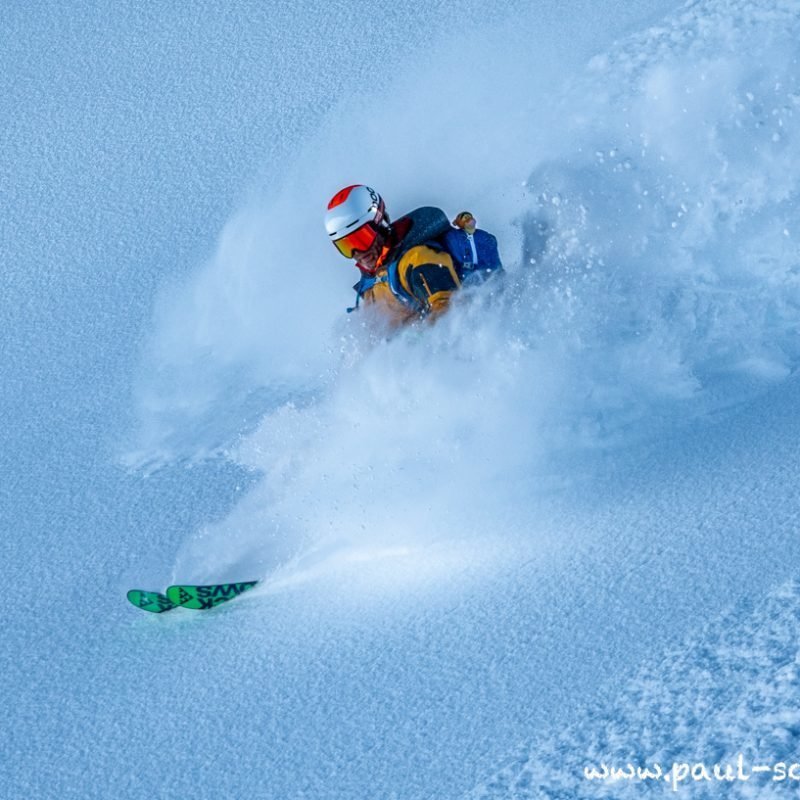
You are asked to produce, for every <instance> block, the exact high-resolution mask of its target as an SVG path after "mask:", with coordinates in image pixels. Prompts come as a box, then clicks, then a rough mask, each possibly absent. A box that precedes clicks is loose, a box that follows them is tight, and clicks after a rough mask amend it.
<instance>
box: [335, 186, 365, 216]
mask: <svg viewBox="0 0 800 800" xmlns="http://www.w3.org/2000/svg"><path fill="white" fill-rule="evenodd" d="M359 186H361V184H360V183H354V184H353V185H352V186H347V187H345V188H344V189H342V190H341V191H339V192H336V194H335V195H334V196H333V197H332V198H331V201H330V203H328V211H330V210H331V209H332V208H336V206H340V205H341V204H342V203H344V201H345V200H347V198H348V197H350V192H352V191H353V189H357V188H358V187H359Z"/></svg>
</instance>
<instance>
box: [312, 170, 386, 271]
mask: <svg viewBox="0 0 800 800" xmlns="http://www.w3.org/2000/svg"><path fill="white" fill-rule="evenodd" d="M325 229H326V230H327V231H328V236H329V237H330V240H331V241H332V242H333V243H334V245H336V249H337V250H338V251H339V252H340V253H341V254H342V255H343V256H345V257H346V258H353V254H354V252H356V251H362V252H363V251H366V250H369V248H370V247H371V246H372V244H373V242H374V241H375V238H376V237H377V236H378V235H379V234H381V235H383V236H385V235H386V234H387V233H388V232H389V217H388V215H387V214H386V206H385V205H384V202H383V198H382V197H381V196H380V195H379V194H378V193H377V192H376V191H375V190H374V189H370V187H369V186H364V185H362V184H360V183H357V184H354V185H353V186H348V187H346V188H345V189H342V190H341V191H339V192H337V193H336V194H335V195H334V196H333V197H332V198H331V201H330V203H328V211H327V213H326V214H325Z"/></svg>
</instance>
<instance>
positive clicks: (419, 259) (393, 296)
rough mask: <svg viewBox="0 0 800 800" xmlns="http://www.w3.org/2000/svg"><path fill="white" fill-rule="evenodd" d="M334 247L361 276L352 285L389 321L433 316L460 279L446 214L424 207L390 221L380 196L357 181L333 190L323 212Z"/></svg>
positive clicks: (445, 301) (398, 322) (445, 302)
mask: <svg viewBox="0 0 800 800" xmlns="http://www.w3.org/2000/svg"><path fill="white" fill-rule="evenodd" d="M325 228H326V230H327V232H328V236H329V237H330V240H331V241H332V242H333V244H334V245H335V246H336V249H337V250H338V251H339V252H340V253H341V254H342V255H343V256H345V258H351V259H354V260H355V262H356V266H357V267H358V269H359V271H360V272H361V278H360V280H359V281H358V283H357V284H356V285H355V286H354V287H353V288H354V289H355V292H356V305H355V307H354V308H353V309H349V310H350V311H352V310H355V308H358V307H359V304H360V302H361V301H362V300H363V301H364V303H365V305H373V306H374V307H375V308H376V309H378V310H379V311H381V312H383V314H384V316H385V318H386V319H387V321H388V322H389V323H390V324H391V325H393V326H394V325H401V324H403V323H405V322H408V321H410V320H413V319H419V318H422V317H428V316H435V315H437V314H439V313H440V312H441V311H443V310H444V309H446V308H447V306H448V303H449V302H450V297H451V296H452V294H453V292H454V291H455V290H456V289H458V288H459V286H460V285H461V281H460V279H459V277H458V272H457V271H456V267H455V265H454V263H453V258H452V256H451V255H450V253H449V252H448V251H447V249H446V248H445V247H443V245H442V242H441V238H442V237H443V236H444V235H445V234H446V233H447V232H448V231H449V230H450V223H449V222H448V220H447V215H446V214H445V213H444V212H443V211H442V210H441V209H438V208H433V207H429V206H423V207H422V208H417V209H416V210H414V211H411V212H410V213H409V214H406V215H405V216H404V217H400V219H398V220H397V221H396V222H394V223H392V222H391V220H390V219H389V215H388V214H387V213H386V206H385V204H384V202H383V198H382V197H381V196H380V195H379V194H378V193H377V192H376V191H375V190H374V189H371V188H370V187H369V186H364V185H362V184H355V185H353V186H347V187H346V188H344V189H342V190H341V191H339V192H337V193H336V194H335V195H334V196H333V198H332V199H331V201H330V203H328V210H327V213H326V215H325Z"/></svg>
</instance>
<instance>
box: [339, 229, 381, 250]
mask: <svg viewBox="0 0 800 800" xmlns="http://www.w3.org/2000/svg"><path fill="white" fill-rule="evenodd" d="M377 235H378V232H377V230H375V228H374V227H373V226H372V225H371V224H370V223H367V224H366V225H362V226H361V227H360V228H358V229H357V230H355V231H353V232H352V233H348V234H347V236H343V237H342V238H341V239H337V240H336V241H335V242H334V244H335V245H336V249H337V250H338V251H339V252H340V253H341V254H342V255H343V256H344V257H345V258H352V257H353V253H355V252H356V251H360V252H363V251H365V250H369V248H370V247H372V245H373V243H374V241H375V238H376V237H377Z"/></svg>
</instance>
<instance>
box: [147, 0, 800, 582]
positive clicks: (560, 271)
mask: <svg viewBox="0 0 800 800" xmlns="http://www.w3.org/2000/svg"><path fill="white" fill-rule="evenodd" d="M797 12H798V6H797V4H796V3H790V2H769V3H767V2H764V3H745V2H718V3H715V2H707V3H694V4H690V5H688V6H686V7H685V8H684V10H683V11H682V12H681V13H680V14H679V15H678V16H675V17H673V18H671V19H669V20H667V21H665V22H664V23H663V24H661V25H660V26H659V27H656V28H651V29H648V30H646V31H644V32H642V33H640V34H638V35H636V36H633V37H630V38H628V39H626V40H625V41H623V42H621V43H620V44H619V45H617V46H616V47H614V48H612V49H611V50H609V52H607V53H606V54H603V55H595V56H594V57H592V58H591V60H589V61H588V66H587V67H586V68H584V69H582V70H580V71H576V70H574V69H573V64H572V63H571V62H570V60H569V59H568V58H566V57H565V56H564V54H563V52H561V51H560V50H559V48H558V46H557V44H553V45H552V46H551V47H550V48H540V47H537V48H531V47H530V44H529V40H528V37H527V34H529V32H530V31H529V27H528V26H530V24H531V23H530V21H529V22H528V23H526V24H525V25H519V26H517V27H516V29H515V30H514V31H511V30H505V31H501V32H498V33H497V35H496V36H494V37H487V38H485V39H484V40H482V41H481V42H477V41H469V42H461V43H460V44H459V47H455V48H453V50H451V51H448V52H446V53H438V54H437V55H436V56H435V57H434V58H432V63H426V64H425V65H424V67H423V66H418V67H416V68H412V69H409V71H408V72H407V73H406V74H404V75H403V80H402V81H397V82H391V81H387V82H386V84H383V85H382V86H381V93H380V94H376V95H375V96H374V102H373V107H374V113H373V114H371V115H369V116H368V118H364V117H363V116H362V115H358V114H356V115H352V114H350V115H348V114H345V113H344V112H345V111H346V107H347V103H346V102H343V105H342V108H340V109H339V112H341V113H337V114H334V115H333V116H332V118H331V121H330V123H329V126H328V127H327V128H326V129H325V130H323V131H321V132H320V134H319V136H318V138H317V139H316V140H315V141H314V142H313V143H311V144H310V145H309V147H308V148H307V150H306V152H304V153H303V154H302V155H301V157H299V160H298V164H297V165H293V166H292V167H291V169H290V174H289V176H288V178H287V180H286V183H285V185H284V188H283V190H282V191H281V192H280V193H273V194H270V193H267V194H268V195H269V199H268V200H267V201H265V203H264V204H263V205H262V207H260V208H259V209H257V210H251V211H250V212H248V213H247V214H244V215H243V216H242V217H241V218H240V219H239V220H237V221H236V222H234V223H231V226H230V228H229V230H228V231H227V232H226V236H225V237H223V243H222V245H221V246H220V252H219V254H218V255H217V257H216V258H215V260H214V261H213V262H212V263H211V264H210V265H209V267H208V269H207V270H206V272H205V273H204V274H203V275H201V276H200V278H198V280H197V282H196V283H195V284H194V286H193V288H192V289H191V290H190V291H189V292H188V293H187V294H188V299H187V297H186V295H184V297H183V298H182V299H183V300H184V301H186V302H185V305H184V307H185V309H186V310H185V312H183V314H182V315H181V314H178V315H176V314H175V313H174V312H172V311H170V312H169V313H167V314H166V315H165V316H164V319H163V321H162V326H161V335H160V336H159V337H158V338H157V343H158V347H161V348H164V347H165V343H170V342H172V343H175V342H177V341H179V340H180V335H181V334H184V333H185V332H186V331H187V330H192V331H193V337H194V338H193V342H192V345H191V347H192V348H193V352H192V359H190V361H191V364H192V369H196V370H199V371H200V372H201V374H202V380H201V381H200V386H201V387H202V386H204V385H207V386H212V387H213V391H210V392H209V394H208V397H207V411H208V415H209V416H210V417H212V418H213V417H214V416H215V415H216V416H218V417H222V418H226V417H228V415H230V413H231V412H230V410H227V411H226V410H225V409H226V407H227V408H228V409H229V408H230V407H229V406H226V405H225V402H226V401H227V400H229V399H230V397H231V396H234V395H236V394H237V393H238V394H241V395H247V396H248V397H252V396H254V395H253V391H254V389H257V391H256V392H255V396H257V397H259V398H260V399H259V401H258V402H259V403H260V406H259V408H260V413H261V419H260V422H259V423H258V426H257V429H255V430H253V431H251V433H250V434H249V435H248V436H247V437H246V438H245V439H244V440H243V441H242V442H241V443H239V444H238V445H236V446H229V447H228V450H229V452H231V454H232V455H233V456H234V457H235V458H236V459H237V460H238V461H239V462H240V463H242V464H245V465H247V466H248V467H251V468H253V469H255V470H258V471H260V472H262V473H263V474H264V477H263V480H262V482H261V483H260V485H259V486H257V487H256V488H255V489H254V490H253V491H252V492H251V493H250V494H249V496H248V497H247V498H246V499H245V501H243V503H242V504H240V506H239V507H238V508H237V509H236V510H235V511H234V512H233V514H232V515H231V517H230V518H229V519H228V520H226V521H225V522H223V523H221V524H220V525H217V526H215V527H214V528H213V529H209V530H206V531H203V532H202V533H201V534H200V535H199V536H198V537H196V538H195V539H194V540H192V541H189V542H187V543H186V547H185V550H184V553H183V554H182V556H181V559H180V562H179V568H180V570H181V571H182V574H185V573H186V571H189V570H190V569H191V570H193V571H195V572H196V573H197V575H198V577H202V576H207V575H208V574H209V573H210V572H211V571H212V569H214V570H217V571H219V569H220V568H221V565H228V566H230V568H231V571H232V572H233V571H235V570H234V567H236V568H240V567H241V566H242V565H243V564H244V563H250V564H254V563H255V564H257V565H258V568H259V569H260V570H261V574H265V573H267V572H269V571H271V570H272V568H273V567H274V566H275V565H276V564H278V563H285V562H286V561H287V560H289V559H290V558H291V556H293V555H297V553H299V552H303V553H306V554H307V553H308V552H309V549H311V550H317V551H319V552H321V553H327V554H329V553H330V552H331V551H336V552H339V553H341V552H353V551H355V550H359V549H364V548H366V549H376V551H377V550H380V549H381V548H382V547H387V548H388V547H390V546H391V547H392V548H400V551H402V552H404V553H411V552H418V553H421V554H424V553H425V552H426V551H425V548H426V547H430V546H431V545H432V538H433V540H435V541H437V542H439V541H445V540H451V541H459V542H462V543H465V542H472V543H474V542H476V541H478V540H479V538H480V536H481V535H482V534H483V533H484V532H485V531H486V530H487V528H491V529H492V530H495V531H496V530H498V527H499V526H502V527H503V529H504V530H507V531H514V530H518V531H523V530H530V529H531V526H532V525H533V522H534V520H535V518H536V513H537V511H536V501H535V500H534V499H533V498H535V497H537V496H539V495H541V494H542V493H543V491H545V490H547V491H550V490H552V489H553V488H559V487H563V486H565V485H568V481H569V480H572V478H571V476H573V475H574V473H575V471H576V468H577V466H578V465H581V466H583V465H584V464H585V463H587V462H586V460H585V454H586V452H587V450H586V448H590V449H592V450H597V449H598V448H605V449H606V450H608V448H609V447H612V448H613V446H614V445H615V444H616V443H618V442H625V441H630V437H632V436H639V437H640V436H645V435H651V436H652V435H654V434H655V433H656V432H657V431H658V430H663V428H664V427H665V426H667V427H669V426H674V425H675V424H676V423H677V422H679V421H680V420H682V419H686V418H689V417H696V416H697V415H699V414H705V413H709V412H710V411H712V410H718V409H719V408H720V407H724V406H725V405H729V404H732V403H735V402H739V401H742V400H744V399H746V398H748V397H749V396H752V395H753V394H754V393H757V392H759V391H763V389H764V387H766V386H768V385H770V383H773V382H775V381H777V380H781V379H782V378H784V377H785V376H786V375H788V374H789V373H790V372H791V371H792V370H793V369H794V368H795V366H796V364H797V361H798V355H800V350H799V349H798V340H797V333H796V329H797V323H798V320H800V315H799V314H798V303H800V258H799V257H798V249H797V241H798V237H799V236H800V230H798V228H797V221H796V220H797V217H796V198H797V192H798V182H799V181H800V168H799V167H798V164H797V159H796V157H795V156H794V155H793V154H794V153H796V152H797V148H798V118H799V117H798V114H800V85H798V77H797V76H798V72H797V53H798V50H797V44H796V43H797V41H798V40H800V39H798V34H800V30H798V28H800V15H799V14H798V13H797ZM465 46H467V47H468V49H469V51H470V53H471V56H472V57H471V58H470V59H468V60H467V63H465V59H464V58H463V52H464V47H465ZM532 50H535V52H532ZM580 52H581V48H580V47H576V48H575V53H576V54H577V53H580ZM756 52H758V53H760V54H762V55H761V56H760V58H759V60H758V62H754V60H753V57H752V54H753V53H756ZM423 70H424V73H425V74H426V75H428V76H431V75H433V76H436V81H431V79H430V77H429V79H428V81H427V83H424V82H423V83H420V80H419V79H420V77H421V74H422V72H423ZM570 75H572V77H571V78H570V77H569V76H570ZM565 79H566V80H565ZM458 81H463V82H464V84H465V85H467V86H469V87H470V91H471V95H470V108H472V109H475V108H478V109H482V110H483V113H480V114H472V113H468V114H466V115H465V113H464V109H463V108H462V106H461V104H460V102H459V101H458V100H457V98H458V95H455V96H454V98H453V100H452V101H450V100H447V99H446V98H448V97H449V95H448V88H449V87H452V86H453V85H455V84H457V83H458ZM420 85H422V86H423V88H421V89H420V88H419V87H420ZM412 87H413V88H412ZM409 117H410V118H409ZM387 131H392V133H391V134H387V133H386V132H387ZM421 175H422V176H424V181H421V179H420V176H421ZM351 179H354V180H366V181H368V182H370V183H372V184H374V185H375V186H377V187H378V188H379V189H380V190H381V191H382V192H383V193H384V194H385V196H386V197H387V198H388V201H389V205H390V210H391V211H392V212H393V213H395V214H396V213H397V212H398V211H402V210H404V209H405V208H406V207H411V206H414V205H419V204H426V203H434V204H440V205H442V206H444V207H445V208H446V210H447V211H448V212H450V213H452V212H455V211H457V210H460V207H461V206H464V207H469V208H470V209H471V210H472V211H474V212H475V214H476V216H477V217H478V219H479V222H480V223H482V224H483V226H485V227H487V228H489V229H491V230H493V231H494V232H495V233H496V234H498V236H499V238H500V241H501V243H502V255H503V256H504V258H505V261H506V263H507V266H508V272H509V275H508V279H507V281H506V282H505V285H504V286H501V285H500V284H496V285H493V286H491V287H486V289H485V290H484V291H482V292H475V293H472V294H471V295H469V294H467V295H465V296H464V297H462V298H460V300H459V302H458V303H457V304H456V307H455V308H454V309H453V310H452V312H451V313H449V314H448V316H447V317H446V318H445V319H443V320H441V321H440V322H439V323H437V324H436V325H434V326H431V327H426V326H420V327H416V328H412V329H410V330H407V331H405V332H403V333H401V334H400V335H398V336H396V337H395V338H392V339H390V340H388V341H384V340H382V339H380V337H375V338H371V337H370V333H369V330H368V326H367V325H366V324H365V323H364V319H363V318H362V317H360V316H351V317H350V318H347V319H344V318H342V319H341V320H338V321H337V320H336V316H337V314H339V313H340V308H341V307H342V306H344V305H345V304H346V303H347V300H348V298H349V296H348V294H347V284H348V282H349V280H348V279H349V278H352V277H353V276H352V274H351V273H352V270H350V273H348V271H347V270H348V267H347V266H346V265H345V264H344V263H343V261H342V260H341V259H339V257H338V256H337V255H336V254H335V253H333V252H332V251H331V249H330V246H329V244H328V243H327V242H326V241H325V237H324V235H323V234H322V232H321V229H320V230H319V232H318V233H317V234H312V233H310V232H309V228H310V227H311V228H313V229H314V230H316V228H314V225H315V223H314V221H315V220H319V218H320V216H321V211H320V209H321V208H322V207H323V206H324V200H325V199H326V198H327V197H328V196H329V195H330V194H332V193H333V191H334V190H335V189H336V188H338V187H339V185H340V184H342V183H346V182H348V181H349V180H351ZM287 187H288V188H287ZM300 187H302V191H301V189H300ZM287 258H290V259H291V261H292V264H291V265H289V264H287V263H286V262H287ZM337 259H338V260H339V261H340V262H342V263H339V264H337ZM336 266H339V267H341V271H340V272H337V271H336ZM220 350H221V351H224V353H225V357H224V358H219V357H217V358H215V359H213V360H208V354H213V353H215V352H216V353H217V355H219V351H220ZM185 355H186V351H185V345H184V344H181V346H180V348H179V352H178V353H177V355H176V354H175V353H172V354H171V353H169V352H167V351H164V350H163V349H162V350H161V351H160V352H159V354H158V356H159V357H158V363H162V364H164V363H171V364H173V365H174V364H175V363H178V365H179V367H180V369H179V372H178V374H185V366H186V363H188V362H187V361H186V360H185ZM182 358H183V359H184V362H183V363H181V359H182ZM242 365H245V366H244V367H243V366H242ZM237 370H238V372H237ZM243 370H244V371H246V372H247V377H246V379H243V378H242V377H241V373H242V371H243ZM221 386H222V387H229V390H227V389H226V391H220V387H221ZM176 395H177V396H179V397H180V392H177V393H176ZM163 398H164V395H163V394H160V393H159V392H156V393H154V395H153V399H152V401H151V405H153V406H157V405H158V403H159V402H163ZM191 402H192V403H193V404H197V403H198V402H199V403H201V404H202V402H204V396H203V395H202V393H201V394H200V397H199V400H198V398H197V397H192V400H191ZM166 411H167V412H169V413H171V414H175V412H180V411H181V408H180V406H179V405H178V406H176V404H175V396H172V397H171V398H170V399H169V400H168V401H167V402H166ZM163 412H164V409H163V408H162V409H160V410H159V413H158V414H157V415H151V416H150V417H149V420H150V424H151V425H152V426H153V431H154V435H153V436H152V437H151V441H150V442H148V443H147V444H146V446H145V448H144V449H145V451H146V452H147V451H148V450H149V452H150V454H151V455H152V454H153V449H154V447H153V441H156V442H161V443H163V442H164V441H167V442H168V443H169V442H170V437H171V435H172V434H171V432H170V431H169V430H167V431H166V433H165V428H164V424H163V421H164V418H165V414H164V413H163ZM167 416H168V415H167ZM228 421H229V422H230V421H231V420H230V419H229V417H228ZM233 422H234V423H236V422H239V423H240V422H241V418H239V419H237V420H234V421H233ZM223 427H224V426H223ZM234 427H235V425H234ZM212 428H213V429H214V432H215V434H216V435H217V436H219V434H220V429H219V428H217V427H215V426H212ZM229 432H230V427H229V429H228V433H229ZM193 435H194V436H196V428H195V429H193ZM198 442H199V444H198ZM209 442H210V440H209V439H208V438H205V437H204V436H200V437H197V438H195V439H194V444H195V447H197V448H198V449H199V447H200V445H208V444H209ZM212 443H213V442H212ZM218 443H219V442H218ZM222 443H223V444H224V441H223V442H222ZM171 444H172V445H174V444H175V439H174V437H173V439H172V440H171ZM178 449H180V448H178ZM168 450H169V448H167V451H168ZM576 454H577V457H576ZM430 532H435V533H433V534H431V533H430ZM464 546H465V551H467V550H469V547H470V546H471V545H470V546H467V545H466V544H465V545H464ZM453 549H455V548H453ZM479 549H480V548H479ZM422 562H426V563H429V562H430V558H429V554H428V555H421V556H420V558H419V559H418V560H417V561H416V562H415V563H417V564H419V563H422ZM409 563H410V562H409ZM412 572H413V570H412Z"/></svg>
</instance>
